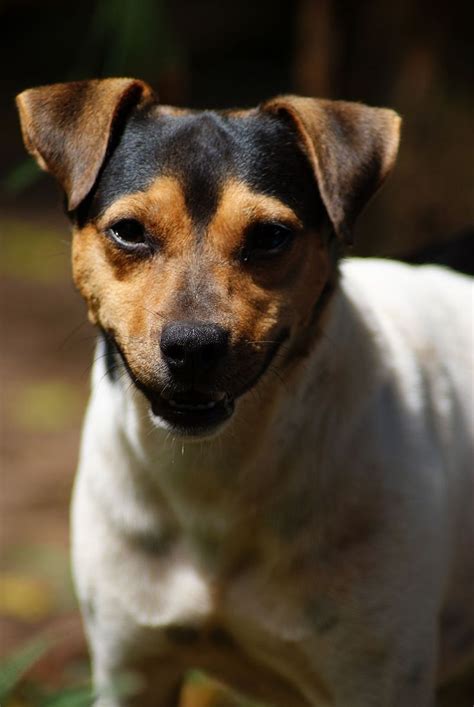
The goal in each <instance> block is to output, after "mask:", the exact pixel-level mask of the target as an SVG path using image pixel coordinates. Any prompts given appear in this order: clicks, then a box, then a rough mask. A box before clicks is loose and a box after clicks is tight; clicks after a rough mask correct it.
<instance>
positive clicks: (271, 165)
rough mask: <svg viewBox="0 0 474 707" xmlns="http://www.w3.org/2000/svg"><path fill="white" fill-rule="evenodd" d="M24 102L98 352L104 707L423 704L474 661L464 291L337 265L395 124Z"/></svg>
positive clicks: (304, 109) (81, 562) (469, 347)
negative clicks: (196, 698) (223, 688)
mask: <svg viewBox="0 0 474 707" xmlns="http://www.w3.org/2000/svg"><path fill="white" fill-rule="evenodd" d="M17 104H18V108H19V113H20V119H21V125H22V132H23V137H24V141H25V144H26V147H27V149H28V150H29V152H30V153H31V154H32V155H33V156H34V157H35V158H36V160H37V161H38V163H39V165H40V166H41V167H42V168H43V169H45V170H47V171H48V172H50V173H52V174H53V175H54V177H56V179H57V180H58V181H59V183H60V185H61V187H62V189H63V191H64V193H65V198H66V208H67V212H68V214H69V217H70V219H71V221H72V226H73V243H72V262H73V274H74V280H75V284H76V286H77V288H78V289H79V291H80V293H81V294H82V295H83V297H84V299H85V301H86V303H87V308H88V316H89V318H90V320H91V322H92V323H93V324H95V325H96V326H97V327H98V329H99V333H100V336H99V343H98V349H97V355H96V358H95V363H94V368H93V375H92V394H91V399H90V405H89V408H88V411H87V416H86V420H85V426H84V431H83V439H82V447H81V453H80V463H79V471H78V476H77V480H76V484H75V490H74V498H73V508H72V535H73V540H72V546H73V565H74V574H75V581H76V587H77V593H78V596H79V599H80V603H81V606H82V612H83V616H84V620H85V626H86V631H87V636H88V640H89V643H90V650H91V654H92V662H93V672H94V680H95V685H96V686H97V691H98V694H99V697H98V704H100V705H101V706H102V705H107V706H109V707H110V706H113V707H118V706H120V707H123V706H124V705H127V707H128V706H130V705H133V706H137V705H138V706H140V707H151V706H153V707H171V706H172V705H176V704H177V700H178V694H179V689H180V683H181V681H182V679H183V675H184V674H185V673H186V671H187V670H188V669H190V668H197V669H203V670H204V671H207V672H208V673H210V674H211V675H212V676H214V677H216V678H217V679H220V680H222V681H224V682H225V683H226V684H228V685H230V686H231V687H232V688H233V689H235V690H237V691H238V692H239V693H241V694H243V695H246V696H248V697H250V698H252V699H255V700H261V701H262V702H264V703H265V704H268V705H274V706H275V707H277V706H279V707H309V706H311V707H325V706H329V705H331V706H336V707H400V705H403V707H431V706H432V705H433V704H434V699H435V689H436V686H437V685H439V684H440V683H442V682H443V681H445V680H447V679H448V678H449V677H450V676H452V675H455V674H456V672H457V671H458V670H461V669H463V668H465V666H466V665H468V663H469V661H470V660H471V659H472V656H473V647H474V601H473V586H474V584H473V583H474V552H473V547H474V546H473V541H474V512H473V510H474V509H473V500H474V494H473V491H474V476H473V469H474V465H473V429H474V425H473V394H472V393H473V370H472V361H473V357H472V354H473V319H472V308H473V299H472V297H473V288H472V282H471V280H470V279H469V278H468V277H466V276H463V275H460V274H455V273H454V272H451V271H449V270H447V269H443V268H439V267H431V266H424V267H418V266H410V265H406V264H401V263H397V262H390V261H383V260H377V259H374V260H370V259H368V260H360V259H355V258H354V259H351V258H343V257H342V256H343V255H344V254H345V253H346V251H347V249H348V247H349V245H350V243H351V240H352V234H353V229H354V224H355V221H356V219H357V216H358V215H359V213H360V211H361V210H362V208H363V207H364V206H365V204H366V203H367V201H368V200H369V198H370V197H371V196H372V195H373V194H374V193H375V192H376V190H377V189H378V187H379V186H380V185H381V184H382V182H383V181H384V180H385V178H386V177H387V175H388V174H389V172H390V171H391V169H392V167H393V165H394V162H395V159H396V153H397V149H398V142H399V130H400V118H399V117H398V116H397V114H396V113H394V112H393V111H391V110H388V109H382V108H371V107H367V106H365V105H362V104H357V103H350V102H339V101H329V100H321V99H314V98H302V97H297V96H292V95H289V96H280V97H277V98H274V99H271V100H268V101H266V102H264V103H262V104H261V105H260V106H259V107H257V108H255V109H249V110H229V111H222V112H215V111H191V110H184V109H181V108H175V107H170V106H166V105H161V104H160V103H159V102H158V99H157V98H156V97H155V95H154V93H153V91H152V89H151V88H150V87H149V86H148V85H147V84H145V83H144V82H142V81H139V80H132V79H121V78H116V79H104V80H91V81H84V82H73V83H65V84H56V85H52V86H46V87H40V88H33V89H30V90H27V91H25V92H23V93H22V94H20V95H19V97H18V98H17ZM124 671H126V672H127V671H128V672H130V671H132V672H135V673H136V674H137V675H140V676H141V677H142V679H143V684H142V689H141V692H140V694H138V695H135V696H129V697H124V696H122V697H120V696H118V695H115V696H113V695H112V694H111V693H110V691H109V692H107V691H108V690H109V689H110V685H113V684H114V681H116V680H117V677H118V676H120V675H121V674H122V673H123V672H124Z"/></svg>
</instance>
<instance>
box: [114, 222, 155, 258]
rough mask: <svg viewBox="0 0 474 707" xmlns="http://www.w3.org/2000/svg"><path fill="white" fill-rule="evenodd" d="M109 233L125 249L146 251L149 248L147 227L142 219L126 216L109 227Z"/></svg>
mask: <svg viewBox="0 0 474 707" xmlns="http://www.w3.org/2000/svg"><path fill="white" fill-rule="evenodd" d="M107 235H108V236H110V238H111V239H112V240H113V241H114V242H115V243H116V244H117V245H118V246H120V248H123V249H124V250H128V251H144V250H145V249H147V250H148V249H149V243H148V239H147V236H146V233H145V229H144V227H143V226H142V224H141V223H140V221H136V220H135V219H132V218H125V219H122V220H121V221H117V223H114V224H112V226H110V227H109V228H108V229H107Z"/></svg>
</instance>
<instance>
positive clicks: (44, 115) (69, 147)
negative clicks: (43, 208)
mask: <svg viewBox="0 0 474 707" xmlns="http://www.w3.org/2000/svg"><path fill="white" fill-rule="evenodd" d="M152 96H153V92H152V90H151V88H150V87H149V86H148V85H147V84H146V83H143V82H142V81H137V80H135V79H103V80H91V81H74V82H71V83H58V84H53V85H51V86H41V87H39V88H31V89H29V90H27V91H23V93H20V95H19V96H17V98H16V103H17V106H18V110H19V113H20V122H21V129H22V133H23V140H24V142H25V146H26V149H27V150H28V151H29V152H30V153H31V154H32V155H33V157H34V158H35V159H36V161H37V162H38V164H39V166H40V167H41V168H42V169H44V170H46V171H47V172H51V174H53V175H54V176H55V177H56V179H57V180H58V181H59V183H60V184H61V186H62V187H63V189H64V191H65V192H66V195H67V199H68V202H67V203H68V209H69V210H70V211H71V210H73V209H75V208H76V207H77V206H78V205H79V204H80V203H81V201H82V200H83V199H84V198H85V197H86V196H87V194H88V193H89V191H90V190H91V189H92V187H93V185H94V182H95V180H96V178H97V175H98V173H99V170H100V168H101V165H102V163H103V161H104V159H105V155H106V151H107V146H108V144H109V140H110V137H111V134H112V129H113V127H114V126H115V124H116V123H117V121H118V120H119V117H120V116H122V115H124V112H126V110H127V109H129V108H131V107H132V106H133V105H136V104H138V103H139V102H140V101H144V100H146V99H148V98H151V97H152Z"/></svg>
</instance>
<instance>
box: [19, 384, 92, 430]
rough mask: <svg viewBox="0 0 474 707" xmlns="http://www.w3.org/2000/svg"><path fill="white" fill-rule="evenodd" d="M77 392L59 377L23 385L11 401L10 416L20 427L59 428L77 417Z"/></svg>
mask: <svg viewBox="0 0 474 707" xmlns="http://www.w3.org/2000/svg"><path fill="white" fill-rule="evenodd" d="M82 407H83V400H82V396H81V391H80V390H78V389H77V387H76V386H74V385H72V384H70V383H68V382H67V381H65V380H62V379H52V380H41V381H34V382H32V383H28V384H26V383H25V385H23V386H22V387H21V388H20V389H18V390H17V391H16V393H15V394H14V397H13V399H12V400H11V411H10V412H11V415H12V417H13V419H14V421H15V422H16V424H18V425H19V427H21V428H22V429H32V430H38V431H43V432H45V431H54V430H61V429H63V428H64V427H65V426H67V425H68V424H73V423H75V422H78V421H79V420H80V416H81V412H82Z"/></svg>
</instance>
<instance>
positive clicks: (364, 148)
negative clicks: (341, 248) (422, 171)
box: [260, 96, 401, 244]
mask: <svg viewBox="0 0 474 707" xmlns="http://www.w3.org/2000/svg"><path fill="white" fill-rule="evenodd" d="M260 110H263V111H265V112H267V113H272V114H274V115H278V116H280V117H282V118H286V119H287V120H290V122H291V123H292V124H293V126H294V127H295V128H296V130H297V132H298V133H299V137H300V140H301V144H302V147H303V149H304V150H305V152H306V153H307V155H308V157H309V160H310V162H311V164H312V165H313V169H314V173H315V177H316V180H317V183H318V187H319V192H320V194H321V198H322V200H323V202H324V206H325V207H326V211H327V212H328V215H329V218H330V220H331V223H332V225H333V228H334V231H335V232H336V234H337V235H338V237H339V238H340V239H341V240H342V241H343V242H345V243H349V244H350V243H352V229H353V226H354V223H355V220H356V218H357V216H358V215H359V213H360V212H361V211H362V209H363V207H364V206H365V204H366V203H367V201H368V200H369V199H370V197H371V196H372V195H373V194H374V193H375V192H376V191H377V189H378V188H379V187H380V185H381V184H382V182H383V181H384V179H385V178H386V176H387V175H388V174H389V172H390V171H391V169H392V167H393V165H394V163H395V158H396V156H397V150H398V143H399V137H400V124H401V118H400V116H398V115H397V114H396V113H395V112H394V111H392V110H389V109H386V108H369V106H365V105H363V104H361V103H348V102H344V101H329V100H323V99H317V98H302V97H300V96H280V97H277V98H273V99H271V100H269V101H267V102H266V103H263V104H262V105H261V106H260Z"/></svg>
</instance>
